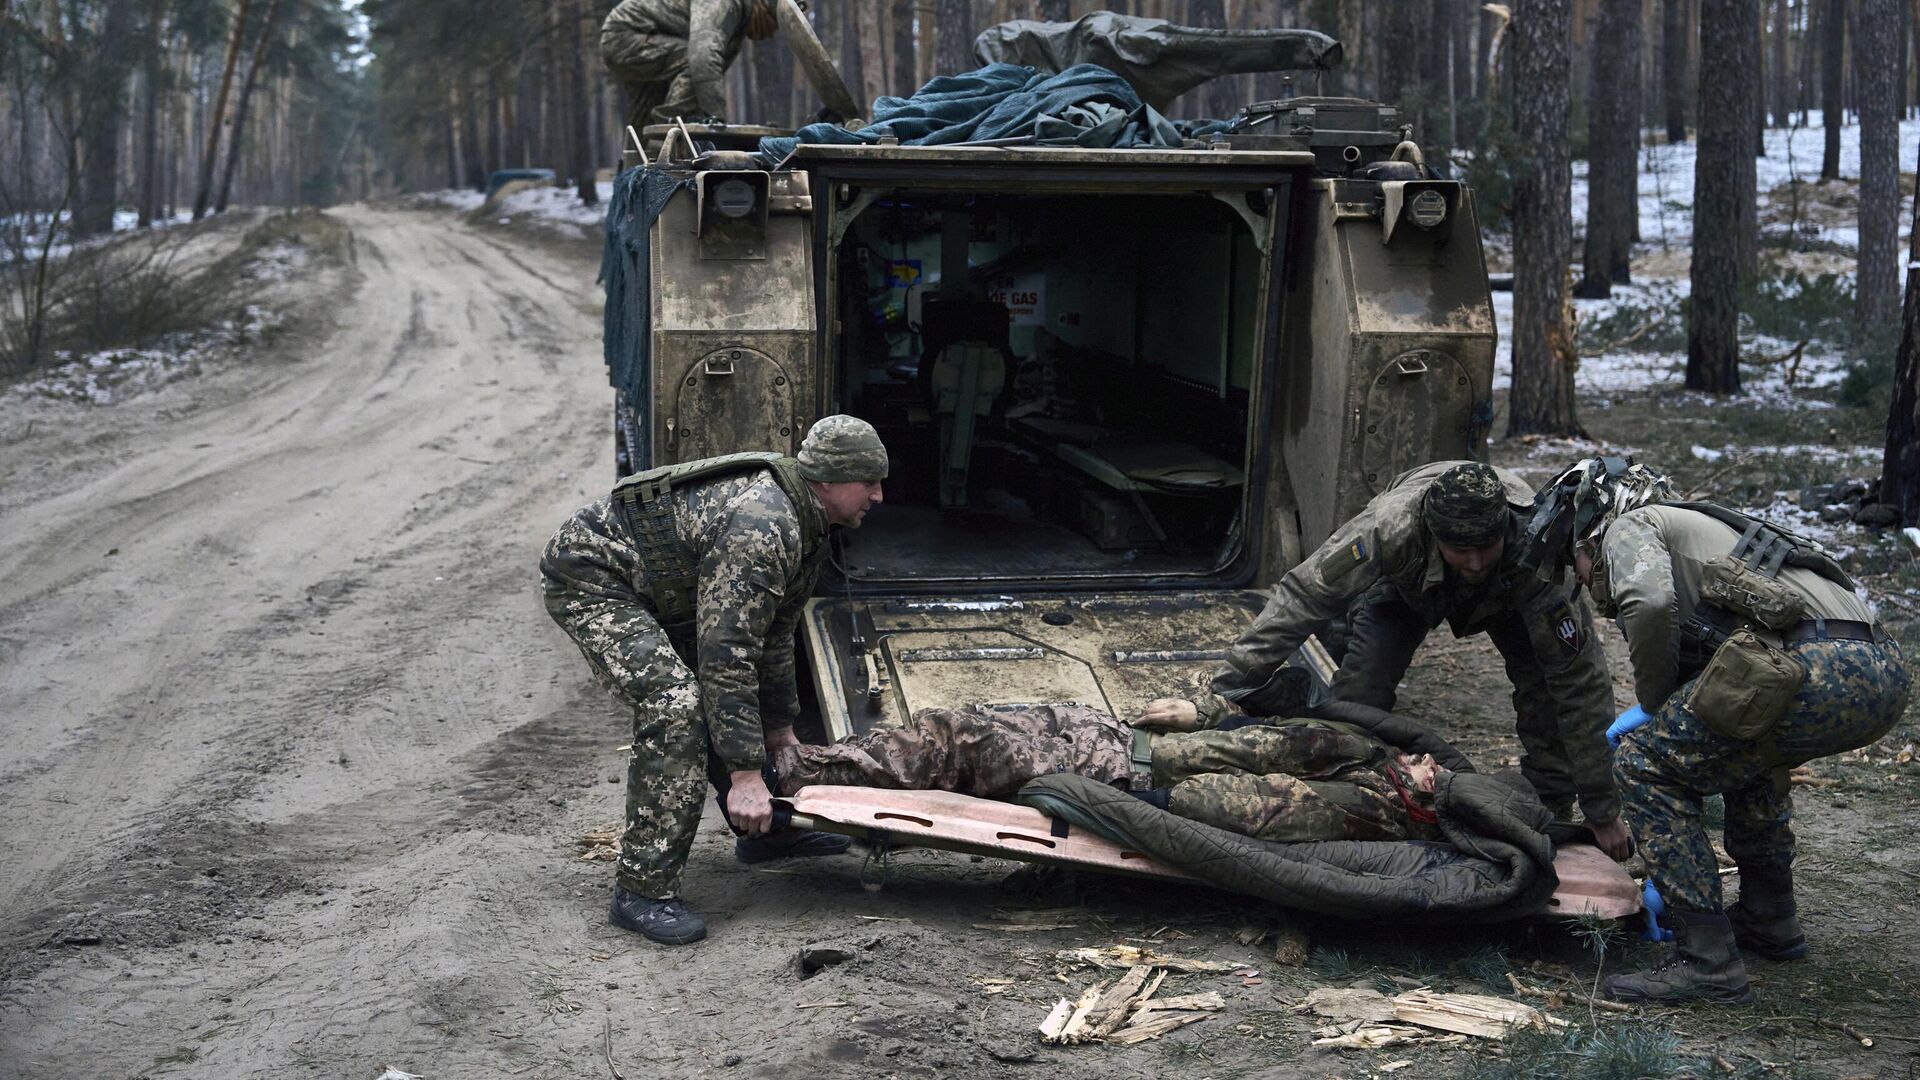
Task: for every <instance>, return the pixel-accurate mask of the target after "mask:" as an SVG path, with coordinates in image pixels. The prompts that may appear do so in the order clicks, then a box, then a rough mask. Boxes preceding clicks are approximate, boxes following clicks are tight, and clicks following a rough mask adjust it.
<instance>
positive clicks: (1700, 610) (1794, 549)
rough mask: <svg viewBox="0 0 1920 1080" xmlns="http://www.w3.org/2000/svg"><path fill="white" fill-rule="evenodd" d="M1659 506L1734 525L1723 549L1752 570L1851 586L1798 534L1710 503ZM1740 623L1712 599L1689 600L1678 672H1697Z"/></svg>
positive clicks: (1851, 588)
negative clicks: (1736, 534)
mask: <svg viewBox="0 0 1920 1080" xmlns="http://www.w3.org/2000/svg"><path fill="white" fill-rule="evenodd" d="M1662 505H1665V506H1673V507H1677V508H1679V509H1682V510H1692V511H1694V512H1695V513H1700V514H1705V515H1706V516H1708V517H1710V518H1712V519H1714V520H1715V521H1718V522H1719V523H1721V524H1722V525H1725V526H1727V527H1728V528H1730V529H1738V530H1740V540H1739V542H1738V543H1736V544H1734V545H1733V551H1731V552H1730V553H1729V554H1730V555H1731V556H1732V557H1733V558H1735V559H1738V560H1740V561H1741V562H1743V563H1745V564H1746V566H1747V569H1749V570H1752V571H1753V572H1754V573H1756V574H1759V575H1761V576H1763V577H1767V578H1777V577H1779V576H1780V571H1781V570H1782V569H1783V568H1785V567H1789V566H1793V567H1798V568H1799V569H1802V570H1811V571H1813V572H1814V573H1816V574H1818V575H1820V576H1821V577H1823V578H1826V579H1827V580H1828V581H1831V582H1833V583H1834V584H1835V585H1838V586H1840V587H1841V588H1843V589H1846V590H1847V591H1849V592H1852V591H1854V588H1855V586H1854V584H1853V578H1851V577H1849V576H1848V575H1847V572H1846V571H1845V570H1844V569H1842V568H1841V566H1840V564H1839V563H1838V562H1835V561H1834V558H1833V556H1831V555H1829V554H1827V553H1826V552H1825V551H1823V550H1821V548H1820V547H1819V545H1817V544H1815V543H1814V542H1813V541H1811V540H1808V539H1807V538H1806V537H1804V536H1800V535H1798V534H1796V533H1792V532H1789V531H1787V530H1785V529H1782V528H1780V527H1779V526H1777V525H1774V524H1771V523H1769V522H1765V521H1762V520H1760V519H1759V518H1756V517H1754V516H1752V515H1751V514H1743V513H1741V512H1740V511H1738V510H1729V509H1727V508H1726V507H1724V506H1720V505H1718V504H1715V503H1706V502H1676V503H1664V504H1662ZM1743 623H1744V620H1743V619H1741V617H1740V616H1739V615H1738V614H1737V613H1735V612H1732V611H1729V610H1727V609H1726V608H1724V607H1721V606H1719V605H1718V604H1711V603H1707V602H1705V601H1702V602H1701V603H1699V604H1697V605H1695V607H1694V609H1693V614H1692V615H1690V616H1689V617H1688V618H1687V620H1686V621H1685V622H1683V623H1682V624H1681V625H1680V642H1679V660H1680V668H1681V671H1682V673H1683V674H1685V673H1698V672H1699V671H1700V669H1702V668H1704V667H1705V666H1706V664H1707V661H1708V660H1711V659H1712V658H1713V653H1714V650H1716V649H1718V648H1719V647H1720V644H1721V642H1724V641H1726V640H1727V637H1728V635H1730V634H1732V633H1733V632H1734V631H1735V630H1738V629H1740V627H1741V626H1742V625H1743Z"/></svg>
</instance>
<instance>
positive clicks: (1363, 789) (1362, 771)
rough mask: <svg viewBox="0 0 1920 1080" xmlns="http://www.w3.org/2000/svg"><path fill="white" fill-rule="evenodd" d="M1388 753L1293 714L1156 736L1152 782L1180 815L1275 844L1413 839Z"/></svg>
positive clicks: (1370, 741)
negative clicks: (1252, 723)
mask: <svg viewBox="0 0 1920 1080" xmlns="http://www.w3.org/2000/svg"><path fill="white" fill-rule="evenodd" d="M1393 756H1394V751H1393V749H1392V748H1391V747H1389V746H1388V745H1387V744H1385V743H1383V742H1381V741H1380V740H1379V739H1376V738H1374V737H1372V736H1371V735H1368V734H1365V733H1363V732H1361V731H1359V730H1357V729H1354V728H1351V727H1349V726H1348V725H1345V724H1337V723H1328V722H1325V721H1318V720H1292V721H1285V722H1282V723H1278V724H1272V725H1258V726H1254V727H1242V728H1235V729H1234V730H1232V731H1194V732H1187V733H1183V734H1177V735H1158V736H1155V737H1154V740H1153V785H1154V786H1155V787H1164V788H1170V789H1171V794H1170V795H1169V797H1168V804H1167V806H1168V809H1169V810H1171V811H1173V812H1174V813H1176V814H1178V815H1180V816H1181V817H1183V818H1189V819H1191V820H1193V821H1198V822H1202V823H1204V824H1207V825H1213V826H1215V827H1217V828H1222V829H1226V830H1228V831H1229V832H1236V833H1239V834H1241V835H1243V836H1251V837H1254V838H1256V839H1259V840H1271V841H1274V842H1276V843H1300V842H1303V841H1309V840H1405V839H1407V838H1409V837H1410V836H1412V835H1414V832H1415V830H1414V827H1413V824H1412V821H1411V820H1410V818H1409V817H1408V814H1407V808H1406V806H1405V804H1404V803H1402V802H1401V799H1400V793H1399V790H1398V789H1397V788H1396V786H1395V785H1394V778H1393V777H1391V776H1389V775H1388V772H1387V770H1388V769H1389V768H1391V765H1390V764H1389V762H1390V761H1391V759H1392V758H1393Z"/></svg>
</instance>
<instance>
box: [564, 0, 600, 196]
mask: <svg viewBox="0 0 1920 1080" xmlns="http://www.w3.org/2000/svg"><path fill="white" fill-rule="evenodd" d="M560 11H561V16H562V17H563V18H565V19H566V28H567V35H566V41H565V45H566V50H567V69H568V73H567V82H568V84H569V86H568V98H569V100H568V112H570V113H572V118H573V164H572V169H573V178H574V184H575V190H576V191H577V192H578V193H579V195H580V201H581V202H582V203H583V204H585V205H587V206H597V205H599V203H600V190H599V188H598V187H597V186H595V184H594V180H593V145H592V143H591V142H590V140H589V135H588V132H587V122H588V115H587V114H588V112H589V110H590V109H591V108H592V105H591V104H590V103H589V102H588V101H587V62H586V53H585V50H584V49H583V48H582V47H581V41H580V39H581V36H582V35H583V34H584V33H585V27H584V25H583V20H582V19H581V17H580V0H562V3H561V5H560Z"/></svg>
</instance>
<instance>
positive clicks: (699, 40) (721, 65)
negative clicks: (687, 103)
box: [687, 0, 746, 116]
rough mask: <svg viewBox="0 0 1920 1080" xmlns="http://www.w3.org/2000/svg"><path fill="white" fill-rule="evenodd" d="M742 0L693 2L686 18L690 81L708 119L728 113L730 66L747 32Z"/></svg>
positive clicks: (701, 0)
mask: <svg viewBox="0 0 1920 1080" xmlns="http://www.w3.org/2000/svg"><path fill="white" fill-rule="evenodd" d="M745 19H746V10H745V5H744V4H742V3H741V2H740V0H693V6H692V8H691V9H690V11H689V12H688V16H687V81H689V82H691V83H692V84H693V94H694V99H695V100H697V101H698V102H699V103H700V111H701V112H704V113H706V114H707V115H708V116H725V115H726V112H727V89H726V87H727V84H726V78H727V66H728V65H729V64H730V63H732V62H733V55H734V52H735V51H736V50H737V49H738V48H739V41H740V36H741V35H742V34H743V33H744V32H745V29H744V27H743V26H742V23H743V22H744V21H745Z"/></svg>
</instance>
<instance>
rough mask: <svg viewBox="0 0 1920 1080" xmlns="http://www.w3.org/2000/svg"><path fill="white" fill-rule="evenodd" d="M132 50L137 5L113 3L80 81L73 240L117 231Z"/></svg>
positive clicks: (124, 0)
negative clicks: (115, 221) (115, 214)
mask: <svg viewBox="0 0 1920 1080" xmlns="http://www.w3.org/2000/svg"><path fill="white" fill-rule="evenodd" d="M132 51H133V2H132V0H109V2H108V4H107V9H106V13H105V15H104V17H103V19H102V23H101V30H100V37H99V39H98V41H97V42H96V43H95V45H94V49H93V51H92V53H91V55H89V56H88V57H87V61H88V63H89V67H90V70H88V71H86V72H84V73H82V74H81V77H80V123H79V129H78V132H77V134H78V136H79V140H80V147H81V166H80V176H79V189H78V198H77V199H76V200H75V202H74V206H73V219H72V220H73V235H74V236H76V237H80V236H99V235H103V234H105V233H110V232H112V231H113V208H114V204H115V202H116V201H117V200H116V198H115V196H116V195H118V193H119V181H120V131H121V127H122V125H123V124H124V123H125V121H126V108H127V100H126V92H127V68H128V66H129V65H128V63H127V60H128V57H129V56H130V55H131V53H132Z"/></svg>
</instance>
